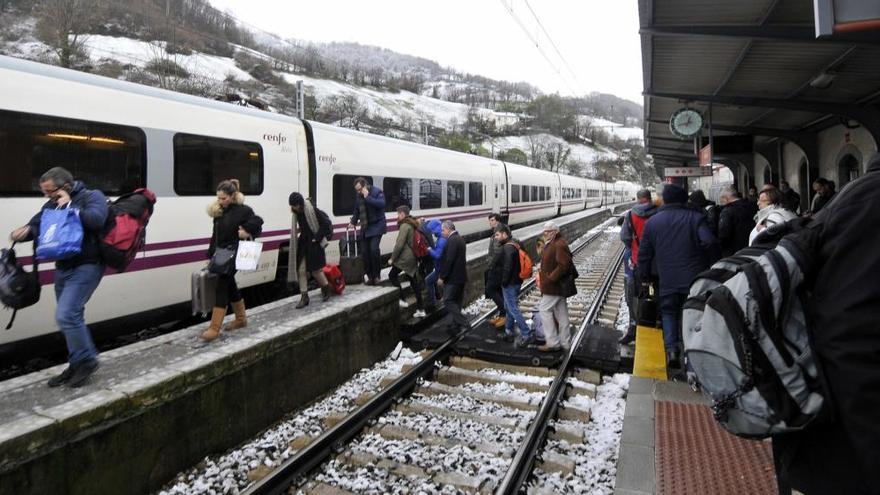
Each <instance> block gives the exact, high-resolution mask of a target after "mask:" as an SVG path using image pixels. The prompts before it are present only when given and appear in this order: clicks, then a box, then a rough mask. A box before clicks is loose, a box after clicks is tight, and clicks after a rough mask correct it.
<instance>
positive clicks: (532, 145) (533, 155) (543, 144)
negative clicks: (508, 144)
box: [526, 134, 550, 168]
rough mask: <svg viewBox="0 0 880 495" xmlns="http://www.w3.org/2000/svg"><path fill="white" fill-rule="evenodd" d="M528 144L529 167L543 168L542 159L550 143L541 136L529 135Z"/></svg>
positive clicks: (545, 137) (527, 137)
mask: <svg viewBox="0 0 880 495" xmlns="http://www.w3.org/2000/svg"><path fill="white" fill-rule="evenodd" d="M526 141H527V142H528V156H529V166H530V167H532V168H544V159H545V155H546V152H547V148H548V147H549V146H550V142H549V141H548V140H547V136H545V135H543V134H529V135H528V136H526Z"/></svg>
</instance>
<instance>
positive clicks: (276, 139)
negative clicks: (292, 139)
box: [263, 132, 287, 146]
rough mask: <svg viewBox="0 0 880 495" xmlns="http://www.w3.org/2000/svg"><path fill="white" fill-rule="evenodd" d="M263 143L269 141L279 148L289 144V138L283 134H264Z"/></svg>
mask: <svg viewBox="0 0 880 495" xmlns="http://www.w3.org/2000/svg"><path fill="white" fill-rule="evenodd" d="M263 141H269V142H270V143H275V144H277V145H278V146H281V145H282V144H284V143H286V142H287V136H285V135H284V134H281V133H280V132H279V133H278V134H263Z"/></svg>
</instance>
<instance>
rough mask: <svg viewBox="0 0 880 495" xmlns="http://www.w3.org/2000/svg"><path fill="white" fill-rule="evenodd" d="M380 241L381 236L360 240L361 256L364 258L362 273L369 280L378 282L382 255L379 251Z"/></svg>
mask: <svg viewBox="0 0 880 495" xmlns="http://www.w3.org/2000/svg"><path fill="white" fill-rule="evenodd" d="M381 241H382V235H381V234H380V235H376V236H373V237H365V238H363V239H361V256H363V257H364V271H365V272H366V273H367V278H368V279H369V280H378V279H379V273H380V272H381V271H382V253H381V251H379V243H380V242H381Z"/></svg>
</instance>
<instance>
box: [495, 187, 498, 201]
mask: <svg viewBox="0 0 880 495" xmlns="http://www.w3.org/2000/svg"><path fill="white" fill-rule="evenodd" d="M495 199H498V184H495Z"/></svg>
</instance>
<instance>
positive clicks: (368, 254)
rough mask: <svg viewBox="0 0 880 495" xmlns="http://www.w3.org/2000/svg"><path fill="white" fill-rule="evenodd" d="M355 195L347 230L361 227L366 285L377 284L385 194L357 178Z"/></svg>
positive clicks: (364, 180)
mask: <svg viewBox="0 0 880 495" xmlns="http://www.w3.org/2000/svg"><path fill="white" fill-rule="evenodd" d="M354 190H355V192H356V193H357V196H356V197H355V202H354V213H352V215H351V221H350V222H349V224H348V228H349V229H353V228H354V226H355V225H360V226H361V237H360V242H361V256H363V257H364V271H365V272H366V273H367V285H378V284H379V272H380V271H381V270H382V259H381V258H382V253H381V252H380V251H379V242H380V241H381V240H382V234H384V233H385V232H386V231H387V228H386V226H385V193H384V192H382V189H379V187H378V186H373V185H370V184H369V183H367V179H364V178H363V177H358V178H357V179H355V180H354Z"/></svg>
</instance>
